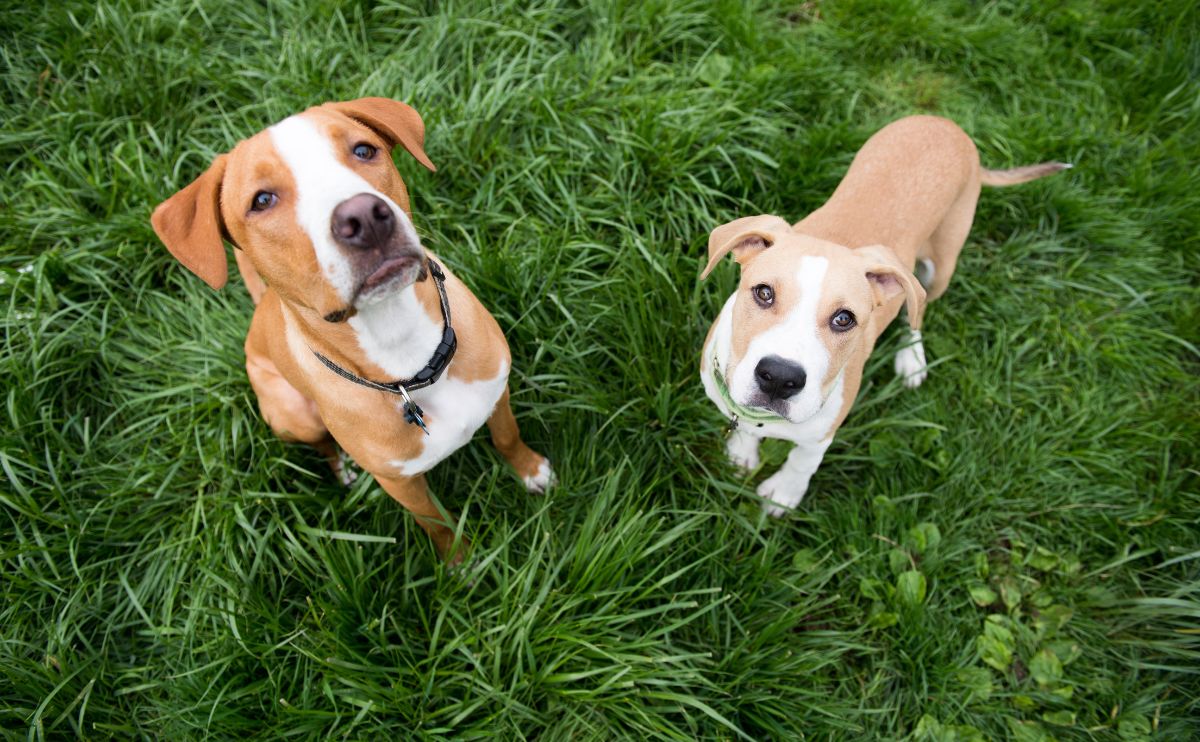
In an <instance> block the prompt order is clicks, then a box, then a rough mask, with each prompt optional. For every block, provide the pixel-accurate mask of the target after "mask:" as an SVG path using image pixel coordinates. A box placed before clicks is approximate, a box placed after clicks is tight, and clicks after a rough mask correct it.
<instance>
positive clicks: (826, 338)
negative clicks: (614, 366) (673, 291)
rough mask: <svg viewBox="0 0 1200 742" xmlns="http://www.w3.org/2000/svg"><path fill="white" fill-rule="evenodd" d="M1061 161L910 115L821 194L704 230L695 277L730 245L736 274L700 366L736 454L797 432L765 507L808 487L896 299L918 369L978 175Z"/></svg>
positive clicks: (770, 482)
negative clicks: (1014, 158) (986, 155)
mask: <svg viewBox="0 0 1200 742" xmlns="http://www.w3.org/2000/svg"><path fill="white" fill-rule="evenodd" d="M1066 167H1070V166H1069V165H1066V164H1062V163H1042V164H1040V165H1030V166H1027V167H1020V168H1015V169H1012V170H1004V171H993V170H985V169H983V168H982V167H980V164H979V154H978V152H977V151H976V149H975V144H974V143H973V142H972V141H971V139H970V137H968V136H967V135H966V133H964V132H963V131H962V129H960V128H959V127H958V126H957V125H955V124H954V123H953V122H951V121H947V120H946V119H942V118H935V117H932V116H912V117H909V118H904V119H901V120H899V121H896V122H893V123H892V124H889V125H888V126H886V127H884V128H883V129H882V130H880V131H879V132H877V133H876V134H875V135H874V136H872V137H871V138H870V139H869V140H868V141H867V143H866V144H865V145H863V148H862V149H861V150H859V152H858V154H857V155H856V156H855V158H854V161H853V163H851V165H850V169H849V171H848V172H847V173H846V176H845V178H843V179H842V182H841V183H840V184H839V185H838V187H837V189H836V190H835V191H834V193H833V196H832V197H831V198H830V199H829V201H828V202H826V203H825V205H823V206H821V208H819V209H817V210H816V211H814V212H813V213H812V214H810V215H809V216H808V217H806V218H805V219H803V220H802V221H800V222H798V223H796V224H795V225H792V226H789V225H788V223H787V222H785V221H784V220H783V219H781V218H779V217H777V216H766V215H764V216H751V217H746V218H744V219H738V220H737V221H734V222H730V223H729V224H725V225H722V226H720V227H717V228H716V229H715V230H713V233H712V235H711V236H710V237H709V241H708V265H707V266H706V267H705V269H704V273H703V274H702V275H701V278H704V277H706V276H708V274H709V273H710V272H711V271H712V270H713V268H714V267H716V265H717V264H718V262H719V261H720V260H721V259H722V258H723V257H725V255H727V254H729V253H733V256H734V259H735V260H736V261H737V262H738V263H739V264H740V265H741V268H742V274H741V280H740V281H739V283H738V289H737V291H736V292H735V293H734V294H733V295H732V296H730V297H729V299H728V300H727V301H726V302H725V306H724V308H723V309H722V310H721V313H720V315H719V316H718V317H717V320H716V322H714V323H713V325H712V328H711V329H710V330H709V333H708V338H707V339H706V340H705V342H704V353H703V356H702V357H701V362H700V375H701V378H702V379H703V382H704V389H705V392H707V394H708V396H709V398H711V399H712V400H713V402H714V403H715V404H716V405H717V407H718V408H719V409H720V410H721V412H722V414H724V415H725V416H726V417H728V418H729V419H730V420H731V421H732V422H733V427H734V430H733V432H732V434H731V435H730V437H729V441H728V443H727V452H728V454H729V458H730V459H731V460H732V461H733V463H734V464H736V465H738V466H740V467H743V468H745V469H754V468H756V467H757V466H758V447H759V442H760V441H761V439H762V438H781V439H784V440H788V441H792V442H793V443H795V444H796V445H795V448H793V449H792V451H791V453H790V454H789V455H788V458H787V462H786V463H785V464H784V465H783V466H782V467H781V468H780V469H779V471H778V472H776V473H775V474H774V475H772V476H771V477H769V478H767V479H766V480H765V481H763V482H762V484H760V485H759V487H758V494H759V495H760V496H761V497H763V498H765V499H766V500H767V501H768V502H767V503H765V504H766V506H767V509H768V511H769V512H770V513H771V514H772V515H782V514H783V513H785V512H787V511H788V510H789V509H791V508H793V507H795V506H796V505H797V504H798V503H799V502H800V500H801V498H803V497H804V494H805V492H806V491H807V489H808V482H809V479H810V478H811V477H812V475H813V472H815V471H816V470H817V467H818V466H819V465H820V463H821V459H822V458H823V457H824V455H825V450H826V449H827V448H828V447H829V444H830V442H831V441H832V440H833V435H834V433H835V432H836V431H837V429H838V427H839V426H840V425H841V424H842V421H843V420H845V418H846V415H847V414H848V413H849V411H850V406H851V404H852V403H853V402H854V398H855V396H856V395H857V394H858V389H859V385H860V383H861V382H862V373H863V366H864V364H865V363H866V360H867V356H869V355H870V353H871V350H872V348H874V346H875V341H876V340H877V339H878V337H879V335H880V333H882V332H883V330H884V328H886V327H887V326H888V325H889V324H890V323H891V321H892V320H893V319H895V317H896V315H897V314H898V313H899V312H900V307H901V305H903V306H904V307H905V311H906V314H907V317H908V324H909V330H908V342H907V343H906V345H905V347H904V348H902V349H901V350H900V351H899V352H898V353H897V355H896V363H895V367H896V372H897V373H898V374H899V375H900V376H901V378H902V379H903V382H904V384H905V386H908V387H916V386H918V385H920V384H921V382H922V381H924V380H925V375H926V364H925V351H924V347H923V346H922V343H921V320H922V317H923V315H924V312H925V303H926V301H927V300H928V301H932V300H934V299H936V298H938V297H939V296H941V295H942V294H943V293H944V292H945V291H946V286H947V285H948V284H949V283H950V277H951V276H952V275H953V273H954V266H955V263H956V261H957V260H958V254H959V252H960V251H961V250H962V247H963V243H964V242H965V241H966V238H967V232H968V231H970V229H971V221H972V219H973V218H974V215H975V204H976V201H977V200H978V198H979V191H980V186H981V185H988V186H1004V185H1013V184H1016V183H1024V182H1026V181H1029V180H1034V179H1035V178H1040V177H1042V176H1045V175H1049V174H1051V173H1054V172H1057V171H1059V170H1062V169H1063V168H1066ZM918 263H919V264H920V267H921V280H920V282H918V279H917V278H916V277H915V276H914V275H913V270H914V268H915V267H916V266H917V265H918Z"/></svg>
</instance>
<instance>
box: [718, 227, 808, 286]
mask: <svg viewBox="0 0 1200 742" xmlns="http://www.w3.org/2000/svg"><path fill="white" fill-rule="evenodd" d="M790 230H791V226H790V225H789V224H788V223H787V222H785V221H784V220H783V219H780V218H779V217H777V216H773V215H771V214H760V215H759V216H745V217H742V218H741V219H736V220H734V221H732V222H729V223H728V224H722V225H721V226H719V227H717V228H716V229H714V230H713V231H712V234H710V235H709V236H708V265H706V266H704V272H703V273H701V274H700V279H701V280H704V279H705V278H708V274H709V273H711V272H712V269H713V268H715V267H717V263H719V262H721V258H723V257H725V256H726V255H727V254H729V253H730V252H732V253H733V259H734V260H736V261H737V262H739V263H742V264H745V263H746V261H747V260H749V259H750V258H751V257H753V256H755V255H757V254H758V253H759V252H761V251H763V250H765V249H766V248H768V247H770V246H771V245H773V244H775V240H777V239H779V233H780V232H787V231H790Z"/></svg>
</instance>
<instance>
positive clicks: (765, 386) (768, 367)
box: [754, 356, 807, 399]
mask: <svg viewBox="0 0 1200 742" xmlns="http://www.w3.org/2000/svg"><path fill="white" fill-rule="evenodd" d="M754 380H755V381H757V382H758V388H759V389H762V390H763V393H764V394H766V395H767V396H768V397H770V398H771V399H787V398H788V397H791V396H794V395H795V394H796V393H798V392H799V391H800V390H801V389H803V388H804V382H805V381H806V380H807V376H806V375H805V373H804V369H803V368H801V367H800V365H799V364H796V363H792V362H791V361H785V360H784V359H782V358H780V357H779V356H766V357H765V358H763V359H762V360H761V361H759V362H758V365H757V366H755V367H754Z"/></svg>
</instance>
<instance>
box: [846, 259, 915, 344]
mask: <svg viewBox="0 0 1200 742" xmlns="http://www.w3.org/2000/svg"><path fill="white" fill-rule="evenodd" d="M857 252H858V254H859V255H860V256H862V259H863V261H864V262H865V263H866V267H865V272H866V275H867V280H868V281H870V282H871V291H872V292H874V294H875V306H879V305H881V304H884V303H886V302H888V301H890V300H891V299H893V298H895V297H896V296H897V295H898V294H899V293H900V292H902V291H903V292H904V312H905V314H906V315H908V324H909V326H910V327H912V329H914V330H920V329H921V318H922V316H923V315H924V314H925V287H924V286H922V285H921V284H920V282H919V281H917V277H916V276H914V275H913V272H912V271H910V270H908V269H907V268H905V267H904V264H903V263H901V262H900V259H899V258H898V257H896V253H895V252H893V251H892V250H891V248H888V247H884V246H883V245H868V246H867V247H862V248H859V249H858V251H857Z"/></svg>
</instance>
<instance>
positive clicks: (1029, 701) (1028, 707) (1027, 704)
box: [1010, 693, 1038, 711]
mask: <svg viewBox="0 0 1200 742" xmlns="http://www.w3.org/2000/svg"><path fill="white" fill-rule="evenodd" d="M1010 700H1011V701H1012V705H1013V708H1015V709H1017V710H1018V711H1033V710H1034V709H1036V708H1037V706H1038V704H1037V701H1035V700H1033V698H1032V697H1030V696H1027V695H1025V694H1024V693H1018V694H1017V695H1015V696H1013V697H1012V698H1011V699H1010Z"/></svg>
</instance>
